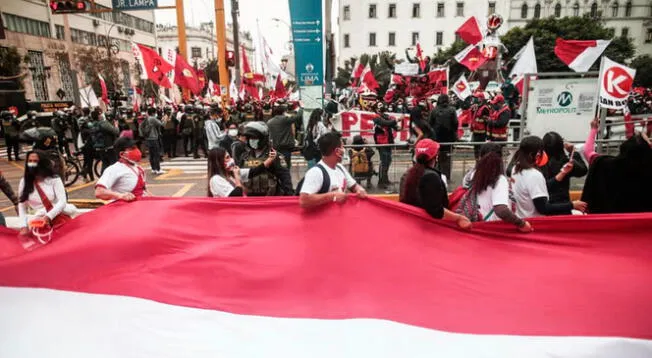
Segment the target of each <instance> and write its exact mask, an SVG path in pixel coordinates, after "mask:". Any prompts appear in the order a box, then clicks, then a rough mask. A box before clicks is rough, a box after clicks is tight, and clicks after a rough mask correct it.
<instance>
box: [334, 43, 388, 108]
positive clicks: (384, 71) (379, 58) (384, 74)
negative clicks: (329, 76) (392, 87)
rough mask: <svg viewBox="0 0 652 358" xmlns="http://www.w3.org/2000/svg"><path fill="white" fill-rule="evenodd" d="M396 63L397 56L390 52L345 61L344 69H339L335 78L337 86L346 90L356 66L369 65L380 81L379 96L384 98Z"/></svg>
mask: <svg viewBox="0 0 652 358" xmlns="http://www.w3.org/2000/svg"><path fill="white" fill-rule="evenodd" d="M395 62H396V54H395V53H393V52H389V51H383V52H380V53H378V54H375V55H369V54H362V55H361V56H360V58H359V59H357V58H355V57H352V58H350V59H349V60H346V61H344V67H338V68H337V77H335V86H336V87H338V88H346V87H348V86H349V83H350V81H351V74H352V73H353V71H354V69H355V67H356V65H357V64H358V63H361V64H362V65H363V66H366V65H367V64H369V67H371V72H373V74H374V76H375V77H376V81H378V85H380V88H379V89H378V96H379V97H382V96H383V95H384V94H385V92H386V91H387V87H389V83H390V81H391V79H392V72H393V71H394V68H393V64H394V63H395Z"/></svg>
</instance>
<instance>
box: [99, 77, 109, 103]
mask: <svg viewBox="0 0 652 358" xmlns="http://www.w3.org/2000/svg"><path fill="white" fill-rule="evenodd" d="M97 78H99V79H100V88H101V89H102V101H103V102H104V103H106V104H109V91H108V90H107V88H106V82H105V81H104V77H102V74H100V73H98V74H97Z"/></svg>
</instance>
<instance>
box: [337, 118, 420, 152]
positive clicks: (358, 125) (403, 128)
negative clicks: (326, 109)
mask: <svg viewBox="0 0 652 358" xmlns="http://www.w3.org/2000/svg"><path fill="white" fill-rule="evenodd" d="M386 114H387V115H388V116H390V117H391V118H393V119H395V120H396V121H397V122H398V125H399V128H400V130H398V131H394V143H396V144H402V143H407V142H408V139H409V138H410V130H409V127H410V115H409V114H405V113H386ZM376 117H378V114H377V113H374V112H366V111H353V110H352V111H344V112H340V113H338V114H337V116H335V117H334V118H333V119H332V123H333V126H334V128H335V129H336V130H337V131H339V132H341V133H342V137H344V138H353V137H355V136H356V135H361V136H362V137H364V138H365V139H367V143H369V144H373V143H374V122H373V120H374V118H376ZM348 143H349V144H351V142H350V141H349V142H348Z"/></svg>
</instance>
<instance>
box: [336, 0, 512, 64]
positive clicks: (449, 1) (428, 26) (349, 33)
mask: <svg viewBox="0 0 652 358" xmlns="http://www.w3.org/2000/svg"><path fill="white" fill-rule="evenodd" d="M508 9H509V2H508V0H495V1H494V0H491V1H486V0H482V1H480V0H466V1H462V0H438V1H418V0H414V1H398V0H362V1H361V0H340V6H339V16H338V26H339V32H338V39H337V49H338V51H337V52H338V53H337V59H338V60H337V62H338V64H339V65H342V64H343V63H344V61H345V60H348V59H349V58H351V57H358V56H360V55H361V54H363V53H378V52H381V51H391V52H395V53H396V54H397V56H398V57H403V56H404V55H403V54H404V52H405V49H406V48H408V47H414V46H416V44H417V42H419V43H420V45H421V47H422V49H423V51H424V52H425V53H426V54H431V53H435V52H436V51H437V49H444V48H446V47H448V46H450V45H451V44H452V43H453V42H454V41H455V38H456V35H455V30H456V29H457V28H458V27H459V26H460V25H462V23H464V21H466V20H467V19H468V18H469V17H471V16H476V17H477V18H478V19H479V20H480V21H481V22H482V20H483V19H485V18H486V17H487V16H488V15H490V14H492V13H494V12H495V13H498V14H505V13H506V12H507V11H508ZM501 31H504V29H501ZM413 54H414V51H412V55H413Z"/></svg>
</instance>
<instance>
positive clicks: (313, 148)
mask: <svg viewBox="0 0 652 358" xmlns="http://www.w3.org/2000/svg"><path fill="white" fill-rule="evenodd" d="M306 132H307V133H306V139H305V140H304V142H303V148H302V149H301V154H302V155H303V157H304V158H305V159H306V160H315V159H319V158H321V152H320V151H319V148H318V147H317V144H316V143H315V141H314V139H313V137H312V130H307V131H306Z"/></svg>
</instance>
